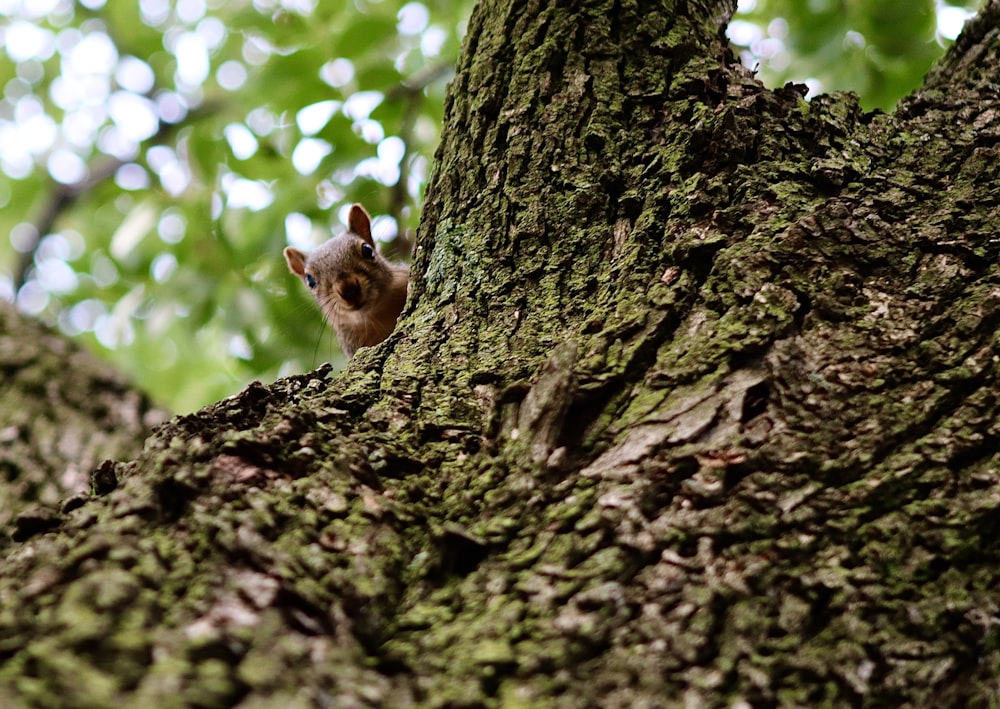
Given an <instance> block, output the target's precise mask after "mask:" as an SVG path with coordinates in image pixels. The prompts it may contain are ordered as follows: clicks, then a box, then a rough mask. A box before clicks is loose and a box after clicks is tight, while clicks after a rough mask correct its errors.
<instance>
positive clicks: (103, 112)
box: [0, 0, 981, 413]
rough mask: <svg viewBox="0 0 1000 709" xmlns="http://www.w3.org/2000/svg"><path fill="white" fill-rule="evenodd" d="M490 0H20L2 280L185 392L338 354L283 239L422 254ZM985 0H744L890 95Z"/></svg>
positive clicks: (848, 81)
mask: <svg viewBox="0 0 1000 709" xmlns="http://www.w3.org/2000/svg"><path fill="white" fill-rule="evenodd" d="M472 4H473V2H472V0H458V1H457V2H456V1H453V0H452V1H445V0H422V1H421V2H407V1H404V0H354V2H353V3H350V2H340V0H337V1H336V2H331V1H328V0H171V1H168V0H113V1H111V0H79V1H78V2H73V1H72V0H0V86H2V97H0V299H4V300H8V301H11V302H13V303H15V304H16V307H17V308H18V309H19V310H20V311H21V312H23V313H25V314H28V315H30V316H32V317H35V318H37V319H40V320H42V321H43V322H46V323H48V324H50V325H52V326H54V327H56V328H57V329H58V330H60V331H61V332H63V333H65V334H66V335H69V336H70V337H72V338H75V339H78V340H80V341H82V342H83V343H84V344H85V345H87V346H88V347H89V348H90V349H91V350H93V351H94V352H96V353H97V354H98V355H99V356H101V357H103V358H105V359H108V360H110V361H111V362H113V363H114V364H115V365H116V366H117V367H118V368H119V369H121V370H122V371H123V372H125V373H126V374H127V375H129V376H130V377H131V378H132V379H133V380H134V381H135V382H136V383H137V384H138V385H139V386H140V387H142V388H144V389H146V390H147V391H148V392H149V393H150V394H151V395H152V396H153V398H154V399H155V400H156V401H157V402H158V403H159V404H161V405H162V406H164V407H166V408H167V409H169V410H171V411H173V412H175V413H185V412H189V411H192V410H194V409H196V408H198V407H199V406H201V405H203V404H206V403H210V402H213V401H216V400H218V399H220V398H223V397H225V396H228V395H230V394H233V393H235V392H237V391H239V390H240V389H241V388H242V387H243V386H244V385H245V384H246V383H247V382H249V381H250V380H252V379H260V380H262V381H265V382H269V381H273V380H274V379H275V378H276V377H279V376H284V375H286V374H291V373H296V372H301V371H305V370H307V369H311V368H314V367H316V366H318V365H319V364H320V363H322V362H325V361H331V362H333V363H334V365H335V366H340V365H342V364H343V363H344V360H343V356H342V354H341V353H340V351H339V349H338V347H337V344H336V338H335V337H334V336H333V334H332V332H331V331H330V329H329V328H328V327H327V326H326V325H325V324H324V323H323V321H322V317H321V316H320V314H319V311H318V308H317V307H316V306H315V304H314V303H313V301H312V298H311V296H310V295H309V293H308V292H307V291H306V289H305V288H304V287H302V285H301V283H299V282H298V281H297V280H295V279H294V277H293V276H291V274H289V273H288V272H287V267H286V266H285V262H284V259H283V258H282V255H281V251H282V249H283V248H284V247H285V246H286V245H289V244H292V245H295V246H299V247H301V248H305V249H310V248H312V247H313V246H315V245H316V244H318V243H321V242H322V241H324V240H325V239H327V238H329V236H330V233H331V230H333V231H337V230H339V229H341V228H342V224H343V223H344V218H345V217H346V210H347V208H348V206H349V205H350V204H351V203H353V202H361V203H363V204H364V205H365V206H366V207H367V208H368V211H369V212H371V213H372V215H373V216H374V217H375V223H374V232H375V236H376V238H377V239H379V240H381V241H383V242H384V246H383V250H384V251H386V252H388V255H390V256H391V257H395V258H405V257H407V256H408V255H409V252H410V249H411V246H412V239H413V231H414V229H415V227H416V225H417V222H418V219H419V211H420V204H421V199H422V191H423V188H424V185H425V184H426V181H427V176H428V172H429V170H430V169H431V167H432V164H431V162H432V156H433V153H434V149H435V146H436V145H437V141H438V135H439V131H440V126H441V120H442V113H443V100H444V92H445V87H446V86H447V83H448V81H449V80H450V78H451V76H452V71H453V66H454V62H455V60H456V58H457V56H458V50H459V45H460V42H461V39H462V35H463V31H464V28H465V23H466V20H467V18H468V15H469V13H470V12H471V9H472ZM979 5H981V1H972V2H961V1H958V0H956V2H945V1H944V0H909V1H908V2H905V3H904V2H900V1H899V0H743V1H742V2H740V5H739V7H740V10H739V12H738V14H737V16H736V17H735V18H734V21H733V22H732V23H731V25H730V28H729V37H730V40H731V42H732V43H733V48H734V51H735V52H736V53H737V54H738V55H739V56H740V58H741V59H742V61H743V62H744V63H746V64H747V65H748V66H750V67H755V68H757V70H758V72H759V76H760V78H761V79H762V80H763V81H764V83H765V84H767V85H769V86H780V85H782V84H784V83H785V82H786V81H789V80H792V81H798V82H804V83H806V84H807V85H808V86H809V89H810V95H815V94H817V93H822V92H828V91H832V90H840V89H846V90H853V91H856V92H858V93H859V94H860V96H861V99H862V104H863V105H864V106H865V107H866V108H867V109H883V110H891V109H892V107H893V105H894V104H895V103H896V101H897V100H898V99H899V98H900V97H902V96H904V95H905V94H907V93H908V92H910V91H912V90H913V89H914V88H916V87H917V86H919V84H920V82H921V79H922V77H923V75H924V73H925V72H926V71H927V69H928V68H929V67H930V65H931V64H932V63H933V61H934V60H935V59H936V58H937V57H938V56H940V55H941V54H942V53H943V51H944V49H945V48H946V47H947V45H948V43H949V42H950V41H951V40H953V39H954V38H955V37H956V36H957V35H958V32H959V31H960V30H961V27H962V24H963V23H964V21H965V20H966V19H967V18H968V17H970V16H971V15H972V14H973V13H974V12H975V10H976V9H977V8H978V7H979Z"/></svg>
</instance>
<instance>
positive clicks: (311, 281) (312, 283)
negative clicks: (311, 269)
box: [306, 273, 316, 289]
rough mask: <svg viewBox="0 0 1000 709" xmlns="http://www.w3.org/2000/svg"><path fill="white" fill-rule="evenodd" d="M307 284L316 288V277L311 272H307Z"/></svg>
mask: <svg viewBox="0 0 1000 709" xmlns="http://www.w3.org/2000/svg"><path fill="white" fill-rule="evenodd" d="M306 285H307V286H309V287H310V288H313V289H315V288H316V279H315V278H313V275H312V274H311V273H307V274H306Z"/></svg>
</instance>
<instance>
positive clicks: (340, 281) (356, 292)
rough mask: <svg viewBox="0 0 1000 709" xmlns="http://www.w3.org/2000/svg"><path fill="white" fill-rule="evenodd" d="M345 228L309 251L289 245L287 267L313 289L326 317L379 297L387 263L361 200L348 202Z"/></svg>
mask: <svg viewBox="0 0 1000 709" xmlns="http://www.w3.org/2000/svg"><path fill="white" fill-rule="evenodd" d="M347 224H348V231H346V232H344V233H343V234H340V235H338V236H335V237H333V238H332V239H330V240H329V241H327V242H326V243H324V244H322V245H321V246H319V247H318V248H317V249H316V250H315V251H313V252H312V253H311V254H308V255H306V254H305V253H303V252H302V251H299V250H298V249H296V248H293V247H291V246H289V247H288V248H286V249H285V260H286V261H287V262H288V268H289V269H290V270H291V271H292V273H294V274H295V275H296V276H298V277H299V278H301V279H302V282H303V283H305V284H306V287H308V288H309V290H311V291H312V293H313V295H314V296H315V297H316V300H317V301H318V302H319V304H320V307H321V308H322V309H323V312H324V314H326V316H327V318H328V319H335V318H337V317H338V316H340V315H343V314H346V313H349V312H352V311H358V310H362V309H364V307H365V305H366V304H368V303H370V302H373V301H375V300H377V299H378V296H379V294H380V293H381V291H382V289H383V286H384V282H385V281H386V279H387V278H390V276H389V267H388V264H387V263H386V262H385V259H384V258H383V257H382V255H381V254H379V252H378V249H377V248H376V247H375V241H374V240H373V239H372V231H371V217H369V216H368V212H366V211H365V209H364V207H362V206H361V205H360V204H355V205H352V206H351V211H350V213H349V215H348V222H347Z"/></svg>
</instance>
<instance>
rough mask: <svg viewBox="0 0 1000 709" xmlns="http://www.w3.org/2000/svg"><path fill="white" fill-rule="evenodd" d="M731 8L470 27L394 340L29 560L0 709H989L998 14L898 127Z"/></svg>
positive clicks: (514, 17) (202, 438)
mask: <svg viewBox="0 0 1000 709" xmlns="http://www.w3.org/2000/svg"><path fill="white" fill-rule="evenodd" d="M732 5H733V3H710V2H697V1H693V2H688V3H673V2H663V3H659V4H655V3H641V4H636V3H623V2H592V3H590V4H588V5H587V7H585V8H572V9H571V8H568V7H562V6H558V5H551V4H544V3H528V2H499V1H496V2H484V3H482V4H481V5H480V7H479V8H478V10H477V12H476V13H475V15H474V16H473V18H472V20H471V21H470V24H469V31H468V36H467V39H466V45H465V49H464V52H463V57H462V59H461V61H460V64H459V67H458V70H457V73H456V78H455V83H454V85H453V86H452V90H451V94H450V98H449V105H448V111H447V113H448V122H447V125H446V127H445V132H444V139H443V142H442V144H441V147H440V149H439V152H438V156H437V162H436V165H437V166H436V172H435V177H434V179H433V181H432V184H431V188H430V191H429V194H428V197H427V203H426V205H425V209H424V215H423V220H422V226H421V232H420V234H419V236H418V256H417V259H416V262H415V265H414V269H413V271H414V274H415V275H416V278H415V281H414V284H413V292H412V296H411V300H410V303H409V305H408V306H407V309H406V311H405V312H404V317H403V320H402V322H401V324H400V327H399V328H398V329H397V331H396V333H394V334H393V335H392V336H391V337H390V339H389V340H388V341H387V342H386V343H384V344H383V345H381V346H379V347H377V348H373V349H366V350H361V351H360V352H359V353H358V355H357V356H356V357H355V359H354V360H353V362H352V364H351V366H350V367H349V368H348V370H346V371H345V372H344V373H341V374H339V375H337V376H331V375H330V373H329V371H327V370H320V371H317V372H315V373H311V374H306V375H302V376H298V377H292V378H289V379H285V380H282V381H280V382H278V383H276V384H275V385H273V386H270V387H263V386H254V387H251V388H249V389H248V390H247V391H245V392H243V393H242V394H241V395H239V396H237V397H234V398H232V399H229V400H226V401H223V402H220V403H218V404H216V405H214V406H212V407H208V408H206V409H205V410H203V411H201V412H199V413H198V414H195V415H192V416H186V417H182V418H180V419H177V420H175V421H173V422H172V423H171V424H170V425H168V426H166V427H164V428H162V429H160V430H159V432H158V433H157V434H156V435H154V436H153V437H152V438H151V439H149V440H148V441H147V444H146V448H145V451H144V453H143V455H142V456H141V457H140V458H139V459H138V460H137V461H136V462H135V464H134V465H130V466H124V465H121V466H119V467H118V468H117V470H118V472H119V474H120V477H121V484H120V485H119V486H118V488H117V489H115V490H114V491H113V492H110V493H109V494H106V495H104V496H100V497H95V498H94V499H93V500H91V501H90V502H89V503H88V504H86V505H83V506H82V507H81V508H79V509H76V510H74V511H72V512H70V513H68V514H67V515H66V516H65V518H64V519H63V521H62V525H61V527H60V528H59V529H58V530H56V531H54V532H49V533H46V534H41V535H38V536H36V537H34V538H32V539H30V540H29V541H28V542H26V543H25V544H23V545H21V546H20V547H18V548H16V549H15V550H14V551H13V553H12V554H10V555H9V557H8V558H7V559H6V560H5V561H4V562H3V565H2V570H3V573H2V574H0V659H2V661H3V665H2V667H0V687H2V689H0V698H2V697H4V696H5V694H6V696H9V697H14V698H21V699H23V700H24V701H27V702H30V703H32V704H37V705H41V706H59V705H60V702H64V701H65V698H66V696H72V697H74V698H76V699H75V701H78V703H79V705H81V706H85V705H94V706H104V705H108V704H112V703H123V702H124V703H126V704H134V705H150V704H151V703H152V704H156V705H159V706H171V705H176V706H187V705H202V706H223V705H231V704H236V703H241V702H242V703H243V704H242V705H243V706H275V705H282V706H312V705H315V704H322V703H332V704H334V705H341V704H343V705H354V706H365V705H371V706H407V705H424V706H483V705H486V706H502V705H503V706H507V705H509V706H555V705H560V706H573V707H579V706H597V705H600V706H675V705H677V704H678V703H680V702H681V701H684V702H687V703H691V704H698V705H711V706H715V705H720V706H731V705H734V704H738V703H739V702H748V703H750V704H751V705H754V706H756V705H769V704H780V705H798V706H803V705H804V706H817V705H827V704H838V705H855V704H859V703H862V704H863V703H869V704H874V705H881V704H904V703H909V704H913V705H926V704H928V703H929V702H931V701H932V700H934V699H937V700H938V701H939V702H940V701H941V700H942V699H943V700H944V702H945V703H946V704H952V705H961V704H966V703H970V702H975V701H980V702H981V701H984V700H987V699H990V698H992V689H991V688H992V687H993V686H995V684H996V682H997V679H998V677H1000V653H998V643H997V631H996V627H997V623H996V617H997V614H998V612H1000V592H998V591H997V589H998V588H1000V583H998V582H1000V571H997V569H998V568H1000V567H998V563H997V562H998V558H997V557H998V546H997V544H998V543H997V536H996V529H997V519H998V512H997V510H998V509H1000V456H998V454H997V452H996V446H995V445H993V441H995V440H996V437H997V435H998V433H1000V431H998V429H997V423H996V422H997V421H998V420H1000V415H998V414H1000V412H998V403H997V393H998V391H1000V387H998V383H997V361H998V360H997V355H998V352H997V345H998V343H997V335H996V332H997V325H998V309H1000V283H998V262H1000V239H997V237H996V234H997V233H998V231H1000V225H998V224H997V199H998V197H997V195H1000V167H998V165H1000V161H998V160H997V157H998V155H997V153H998V148H997V145H998V140H997V137H998V136H1000V94H998V92H997V91H996V86H997V85H998V83H1000V81H998V79H1000V77H998V76H997V72H998V67H1000V56H998V55H1000V33H998V32H997V31H996V29H995V27H996V26H997V24H998V22H997V21H998V19H1000V5H998V4H997V3H996V2H994V3H991V4H990V5H989V6H988V7H987V8H986V9H985V10H984V11H983V13H982V14H981V16H980V17H979V19H977V20H976V22H975V23H974V24H973V25H972V26H971V27H970V28H969V30H967V33H966V35H965V37H964V38H963V39H961V40H960V41H959V42H958V43H957V44H956V45H955V47H954V48H953V49H952V51H951V53H950V54H949V55H948V56H947V57H946V58H945V59H944V61H943V62H942V64H941V66H940V67H939V68H938V69H936V70H935V71H934V72H933V73H932V74H931V76H930V78H929V79H928V84H927V86H926V88H925V89H922V90H920V91H918V92H916V93H915V94H914V95H913V96H911V97H910V98H908V99H907V100H906V101H904V102H903V104H902V105H901V106H900V108H899V109H898V110H897V111H896V112H895V113H894V114H892V115H885V114H865V113H864V112H862V111H861V110H860V109H859V108H858V105H857V102H856V100H855V99H854V98H853V97H852V96H850V95H834V96H826V97H820V98H817V99H815V100H813V101H812V102H809V103H807V102H805V101H804V100H803V98H802V92H801V90H800V88H799V87H795V86H788V87H785V88H783V89H779V90H774V91H771V90H767V89H764V88H763V87H762V86H760V85H759V84H758V83H757V82H756V81H755V80H754V78H753V77H752V76H751V75H750V74H749V73H748V72H747V71H746V70H744V69H742V68H741V67H739V66H738V65H737V64H735V63H734V62H733V61H732V58H731V56H730V55H729V53H728V50H727V48H726V44H725V40H724V35H723V28H724V23H725V20H726V18H727V17H728V16H729V14H731V12H732V9H733V7H732Z"/></svg>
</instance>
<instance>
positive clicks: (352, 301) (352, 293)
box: [337, 278, 362, 309]
mask: <svg viewBox="0 0 1000 709" xmlns="http://www.w3.org/2000/svg"><path fill="white" fill-rule="evenodd" d="M337 293H338V294H339V295H340V299H341V300H342V301H344V303H345V304H346V305H347V307H349V308H352V309H357V308H360V307H361V305H362V301H361V284H360V283H358V281H357V279H356V278H345V279H343V280H342V281H340V283H338V284H337Z"/></svg>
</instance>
